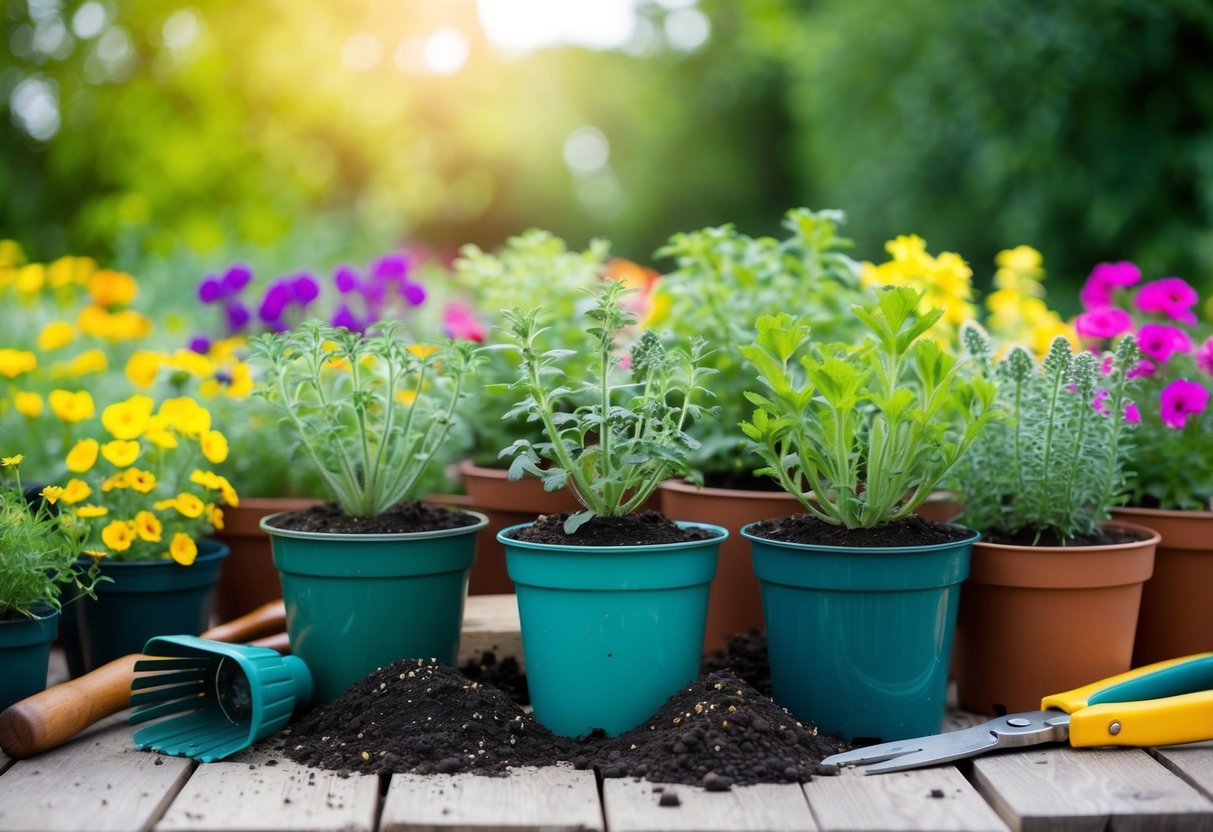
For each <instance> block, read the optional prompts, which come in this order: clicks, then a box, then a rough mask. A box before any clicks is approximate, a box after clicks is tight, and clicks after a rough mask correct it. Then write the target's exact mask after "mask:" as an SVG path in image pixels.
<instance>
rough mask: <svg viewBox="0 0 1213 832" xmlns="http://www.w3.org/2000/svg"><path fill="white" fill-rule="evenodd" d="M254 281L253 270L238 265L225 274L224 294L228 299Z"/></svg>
mask: <svg viewBox="0 0 1213 832" xmlns="http://www.w3.org/2000/svg"><path fill="white" fill-rule="evenodd" d="M252 279H253V270H252V269H250V268H249V267H248V266H246V265H244V264H243V263H236V264H235V265H234V266H232V267H231V268H229V269H228V270H227V271H226V272H224V274H223V294H224V295H225V296H227V297H231V296H232V295H238V294H240V291H241V290H242V289H243V288H244V287H245V286H247V285H248V284H249V281H250V280H252Z"/></svg>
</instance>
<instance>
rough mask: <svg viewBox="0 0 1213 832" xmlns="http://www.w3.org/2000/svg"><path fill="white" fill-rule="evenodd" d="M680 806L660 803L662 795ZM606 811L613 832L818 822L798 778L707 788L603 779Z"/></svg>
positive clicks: (779, 827) (746, 830)
mask: <svg viewBox="0 0 1213 832" xmlns="http://www.w3.org/2000/svg"><path fill="white" fill-rule="evenodd" d="M667 792H673V793H674V794H676V795H678V800H679V801H680V803H681V805H679V806H661V805H659V804H658V800H659V799H660V797H661V795H662V794H664V793H667ZM602 802H603V811H604V813H605V815H606V823H607V829H609V830H610V832H680V831H681V830H686V832H696V830H698V832H734V831H735V832H793V830H796V832H801V830H803V832H809V830H815V829H816V828H817V827H816V825H814V823H813V816H812V815H810V814H809V807H808V804H807V803H806V802H805V799H804V792H802V791H801V789H800V786H798V785H796V784H795V783H788V784H784V785H775V784H767V785H758V786H735V787H733V788H732V789H729V790H728V791H724V792H707V791H704V790H703V789H701V788H699V787H698V786H678V785H668V784H654V783H650V782H649V781H647V780H641V781H636V780H633V779H631V778H623V779H610V780H604V781H603V783H602Z"/></svg>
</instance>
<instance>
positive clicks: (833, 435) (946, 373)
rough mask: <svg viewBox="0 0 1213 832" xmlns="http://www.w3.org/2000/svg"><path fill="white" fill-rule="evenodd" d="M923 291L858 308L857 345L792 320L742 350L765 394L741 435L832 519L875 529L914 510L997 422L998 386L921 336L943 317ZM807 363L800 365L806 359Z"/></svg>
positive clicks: (766, 323) (781, 319)
mask: <svg viewBox="0 0 1213 832" xmlns="http://www.w3.org/2000/svg"><path fill="white" fill-rule="evenodd" d="M918 302H919V294H918V293H917V292H915V291H913V290H912V289H907V288H904V287H898V288H887V289H882V290H880V291H879V292H878V294H877V300H876V302H875V303H872V304H869V305H867V306H855V307H854V313H855V315H856V316H857V317H858V319H859V320H860V321H861V322H862V323H863V324H864V325H865V326H866V327H867V329H868V330H869V332H870V334H869V335H868V336H867V337H865V338H864V340H863V342H862V343H860V344H858V345H852V344H844V343H829V344H817V343H813V342H810V340H809V325H808V324H807V323H806V322H805V321H804V319H803V318H796V317H793V316H791V315H789V314H787V313H780V314H779V315H764V316H762V317H761V318H759V319H758V323H757V325H758V336H757V339H756V340H755V341H754V342H753V343H752V344H751V345H749V346H747V347H745V348H744V350H743V354H744V355H745V357H746V358H748V359H749V360H750V361H751V362H752V363H753V364H754V366H755V367H756V368H757V370H758V377H759V380H760V381H762V383H763V385H764V386H765V387H766V392H765V393H763V394H760V393H755V392H747V393H746V397H747V398H748V399H749V400H750V401H751V402H752V403H753V404H754V405H755V409H754V413H753V416H752V417H751V419H750V420H749V421H746V422H742V423H741V429H742V431H743V432H744V433H745V435H746V436H747V437H748V438H749V439H750V440H751V441H752V443H753V447H754V449H755V450H756V452H757V453H758V455H759V456H760V457H761V458H762V460H763V461H764V462H765V463H766V466H765V467H764V468H762V469H761V470H760V471H759V472H758V473H760V474H766V475H769V476H771V477H774V478H775V480H776V481H778V483H779V484H780V485H781V486H782V487H783V488H784V489H785V490H787V491H788V492H789V493H791V494H793V495H794V496H795V497H796V498H797V499H798V500H799V501H800V503H801V505H803V506H804V508H805V510H806V511H807V512H808V513H809V514H811V515H813V516H814V517H817V518H819V519H821V520H824V521H825V522H827V523H833V524H835V525H843V526H846V527H847V528H870V527H873V526H877V525H879V524H881V523H885V522H888V521H892V520H896V519H898V518H901V517H904V516H906V515H908V514H910V513H912V512H913V511H914V510H915V509H916V508H918V506H919V505H921V504H922V502H923V501H924V500H925V499H926V498H927V496H928V495H929V494H930V492H931V490H932V489H933V488H935V486H936V485H937V484H938V483H939V481H940V480H942V479H943V478H944V477H945V476H947V474H948V472H949V471H950V470H951V469H952V468H953V466H955V465H956V464H957V462H958V461H959V460H960V459H961V458H962V457H963V456H964V454H965V452H966V451H967V450H968V449H969V448H970V447H971V446H972V445H973V443H974V441H975V440H976V439H977V437H978V436H979V435H980V434H981V432H982V429H983V428H985V427H986V425H987V424H988V423H989V422H990V421H991V420H992V419H993V418H994V415H995V408H994V397H995V389H994V385H993V384H992V383H991V382H989V381H987V380H986V379H985V378H982V377H980V376H977V377H974V378H970V379H965V378H964V377H962V376H961V375H960V372H959V370H960V364H959V362H958V361H957V360H956V359H955V358H954V357H952V356H951V355H949V354H948V353H946V352H944V351H943V350H942V349H941V348H940V346H939V345H938V344H937V343H936V342H934V341H932V340H930V339H929V338H924V337H922V336H924V335H926V334H927V333H929V332H930V330H931V327H932V326H933V325H934V324H935V322H936V321H938V320H939V317H940V315H941V314H942V312H940V311H939V310H934V311H932V312H930V313H928V314H919V313H918V312H917V309H918ZM797 359H798V360H797Z"/></svg>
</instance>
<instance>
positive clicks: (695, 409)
mask: <svg viewBox="0 0 1213 832" xmlns="http://www.w3.org/2000/svg"><path fill="white" fill-rule="evenodd" d="M626 291H627V290H626V288H625V287H624V286H623V284H622V283H620V282H618V281H614V280H607V281H604V282H603V283H602V284H601V287H600V288H599V289H598V290H597V292H596V295H595V303H594V306H593V307H592V308H591V309H590V310H589V311H588V312H587V313H586V317H585V321H584V329H583V328H580V327H579V328H577V332H578V333H579V334H580V339H579V341H578V342H576V343H578V344H579V345H584V346H580V349H577V348H570V345H571V344H572V343H575V342H566V343H565V345H564V346H563V347H560V348H555V349H547V348H546V343H547V342H546V340H545V338H544V327H543V326H542V325H541V323H540V313H539V312H538V311H537V310H530V311H526V310H521V309H516V310H514V311H512V312H509V313H507V314H506V316H505V317H506V320H507V321H508V322H509V325H510V336H511V339H512V341H513V343H514V345H515V346H516V347H517V349H518V355H519V358H520V365H519V375H518V378H517V380H516V381H514V382H513V383H512V384H511V385H509V389H510V390H511V391H513V392H514V393H515V394H520V395H521V397H522V399H521V401H520V402H519V403H518V404H517V405H516V407H515V408H514V410H513V411H511V412H509V413H508V414H507V416H508V417H510V418H512V417H514V416H523V417H525V418H527V419H528V420H533V421H536V422H538V423H539V424H540V425H541V426H542V429H543V439H542V441H538V442H536V441H532V440H530V439H524V438H520V439H516V440H514V442H513V443H512V444H511V445H510V446H509V448H508V449H507V454H506V455H508V456H511V457H512V458H513V462H512V463H511V465H510V470H509V476H511V477H512V478H515V479H518V478H520V477H522V476H523V475H524V474H530V475H532V476H534V477H537V478H539V479H540V480H541V481H542V483H543V485H544V488H546V489H548V490H553V491H554V490H557V489H561V488H565V487H568V488H569V489H570V490H571V491H572V492H573V493H574V494H575V495H576V497H577V499H578V500H579V501H580V503H581V509H580V510H579V511H575V512H564V513H561V514H558V515H549V516H546V517H540V518H539V520H537V521H535V522H531V523H524V524H521V525H517V526H512V527H510V528H507V529H504V530H503V531H501V532H500V533H499V535H498V540H500V541H501V543H502V544H503V545H504V546H505V553H506V565H507V567H508V569H509V575H510V578H511V579H512V580H513V581H514V584H515V587H516V590H517V595H518V612H519V617H520V619H521V623H522V643H523V652H524V653H525V654H526V660H527V684H528V687H529V690H530V695H531V703H532V704H533V705H534V708H535V718H536V719H538V720H539V721H540V722H542V723H543V724H544V725H546V726H547V727H548V728H550V729H552V731H554V732H556V733H557V734H562V735H565V736H575V735H580V734H586V733H589V732H590V731H591V730H592V729H596V728H601V729H603V730H605V731H606V733H607V734H609V735H615V734H619V733H621V732H623V731H626V730H628V729H629V728H632V727H634V726H635V725H637V724H639V723H640V722H641V721H643V720H644V719H646V718H648V717H649V716H651V715H652V714H653V713H654V712H655V711H656V710H657V709H658V708H659V707H660V706H661V704H662V703H663V702H665V700H666V699H668V698H669V697H670V696H671V695H673V694H674V693H675V692H676V691H677V690H678V689H679V688H680V687H682V686H683V685H685V684H686V683H687V682H688V681H690V680H692V679H694V678H695V677H696V676H698V674H699V660H700V654H701V647H702V644H703V628H704V620H705V615H706V613H707V603H708V589H709V586H710V584H711V580H712V577H713V575H714V574H715V571H716V553H717V547H718V546H719V544H720V542H721V541H722V540H724V538H725V537H726V536H727V534H728V532H727V531H726V530H725V529H723V528H721V527H719V526H714V525H710V524H707V523H692V522H680V523H673V522H671V521H670V520H668V519H666V518H665V517H664V516H663V515H661V514H659V513H657V512H642V513H639V514H637V513H634V512H636V510H637V509H638V508H639V507H640V506H642V505H643V504H644V502H645V501H646V500H647V499H648V497H649V496H650V495H651V494H652V493H653V491H654V490H655V489H656V488H657V486H658V485H659V484H660V483H661V482H662V481H663V480H665V479H666V478H667V477H669V476H670V475H672V474H677V473H686V472H687V471H688V470H689V468H688V459H689V454H690V452H691V451H692V450H693V449H694V448H695V446H696V442H695V440H694V439H692V438H691V437H690V436H688V435H687V434H686V432H685V427H686V425H687V424H689V422H690V421H691V420H692V419H694V418H696V417H697V416H698V415H700V413H701V405H700V401H701V399H702V398H703V397H704V396H705V395H706V394H707V391H706V390H705V389H704V387H703V381H704V379H705V378H706V377H707V376H708V375H709V374H710V373H711V371H710V370H708V369H706V368H704V367H703V366H702V363H703V357H704V349H705V346H704V344H703V342H702V341H697V342H695V343H694V344H692V345H690V346H689V347H688V348H687V349H686V350H682V349H670V350H667V349H666V348H665V347H664V346H663V345H662V343H661V341H660V340H659V339H658V337H657V336H656V334H655V333H653V332H651V331H649V332H646V333H645V334H644V335H643V336H641V337H640V339H639V340H638V341H637V342H636V343H635V345H634V346H633V348H632V350H631V354H630V357H629V363H630V367H629V369H628V370H627V371H626V373H625V371H624V369H623V368H622V367H620V366H619V365H620V363H621V358H620V357H619V356H618V355H616V345H617V339H618V337H619V335H620V333H621V331H622V330H623V329H624V328H625V327H626V326H628V325H629V324H630V323H631V322H632V316H631V314H630V313H628V312H627V311H625V309H624V308H623V307H622V305H621V299H622V297H623V296H624V294H625V293H626ZM587 341H588V343H586V342H587ZM587 355H588V356H589V357H591V358H592V360H591V361H588V362H587V361H585V358H586V356H587ZM566 359H574V360H573V361H570V362H568V363H569V366H570V367H576V368H578V370H579V371H580V372H583V373H584V374H583V375H581V376H575V375H572V374H571V373H570V372H569V371H568V370H566V369H565V367H564V364H565V362H566ZM587 365H588V366H587ZM568 402H582V403H581V404H579V405H577V406H576V407H573V408H571V409H570V408H569V407H567V403H568Z"/></svg>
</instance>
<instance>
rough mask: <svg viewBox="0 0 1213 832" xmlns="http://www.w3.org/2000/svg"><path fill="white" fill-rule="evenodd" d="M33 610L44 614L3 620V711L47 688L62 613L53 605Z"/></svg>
mask: <svg viewBox="0 0 1213 832" xmlns="http://www.w3.org/2000/svg"><path fill="white" fill-rule="evenodd" d="M34 613H35V614H37V615H39V616H41V617H39V618H25V617H21V618H4V619H0V668H4V672H3V673H0V711H3V710H4V709H5V708H7V707H8V706H9V705H11V704H13V703H14V702H20V701H21V700H22V699H24V698H25V697H27V696H33V695H34V694H35V693H38V692H39V691H41V690H45V688H46V670H47V665H48V664H49V662H50V656H51V642H52V641H54V640H55V636H56V635H57V634H58V632H59V613H58V612H56V611H54V610H52V609H51V608H50V607H46V608H45V609H37V610H34Z"/></svg>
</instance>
